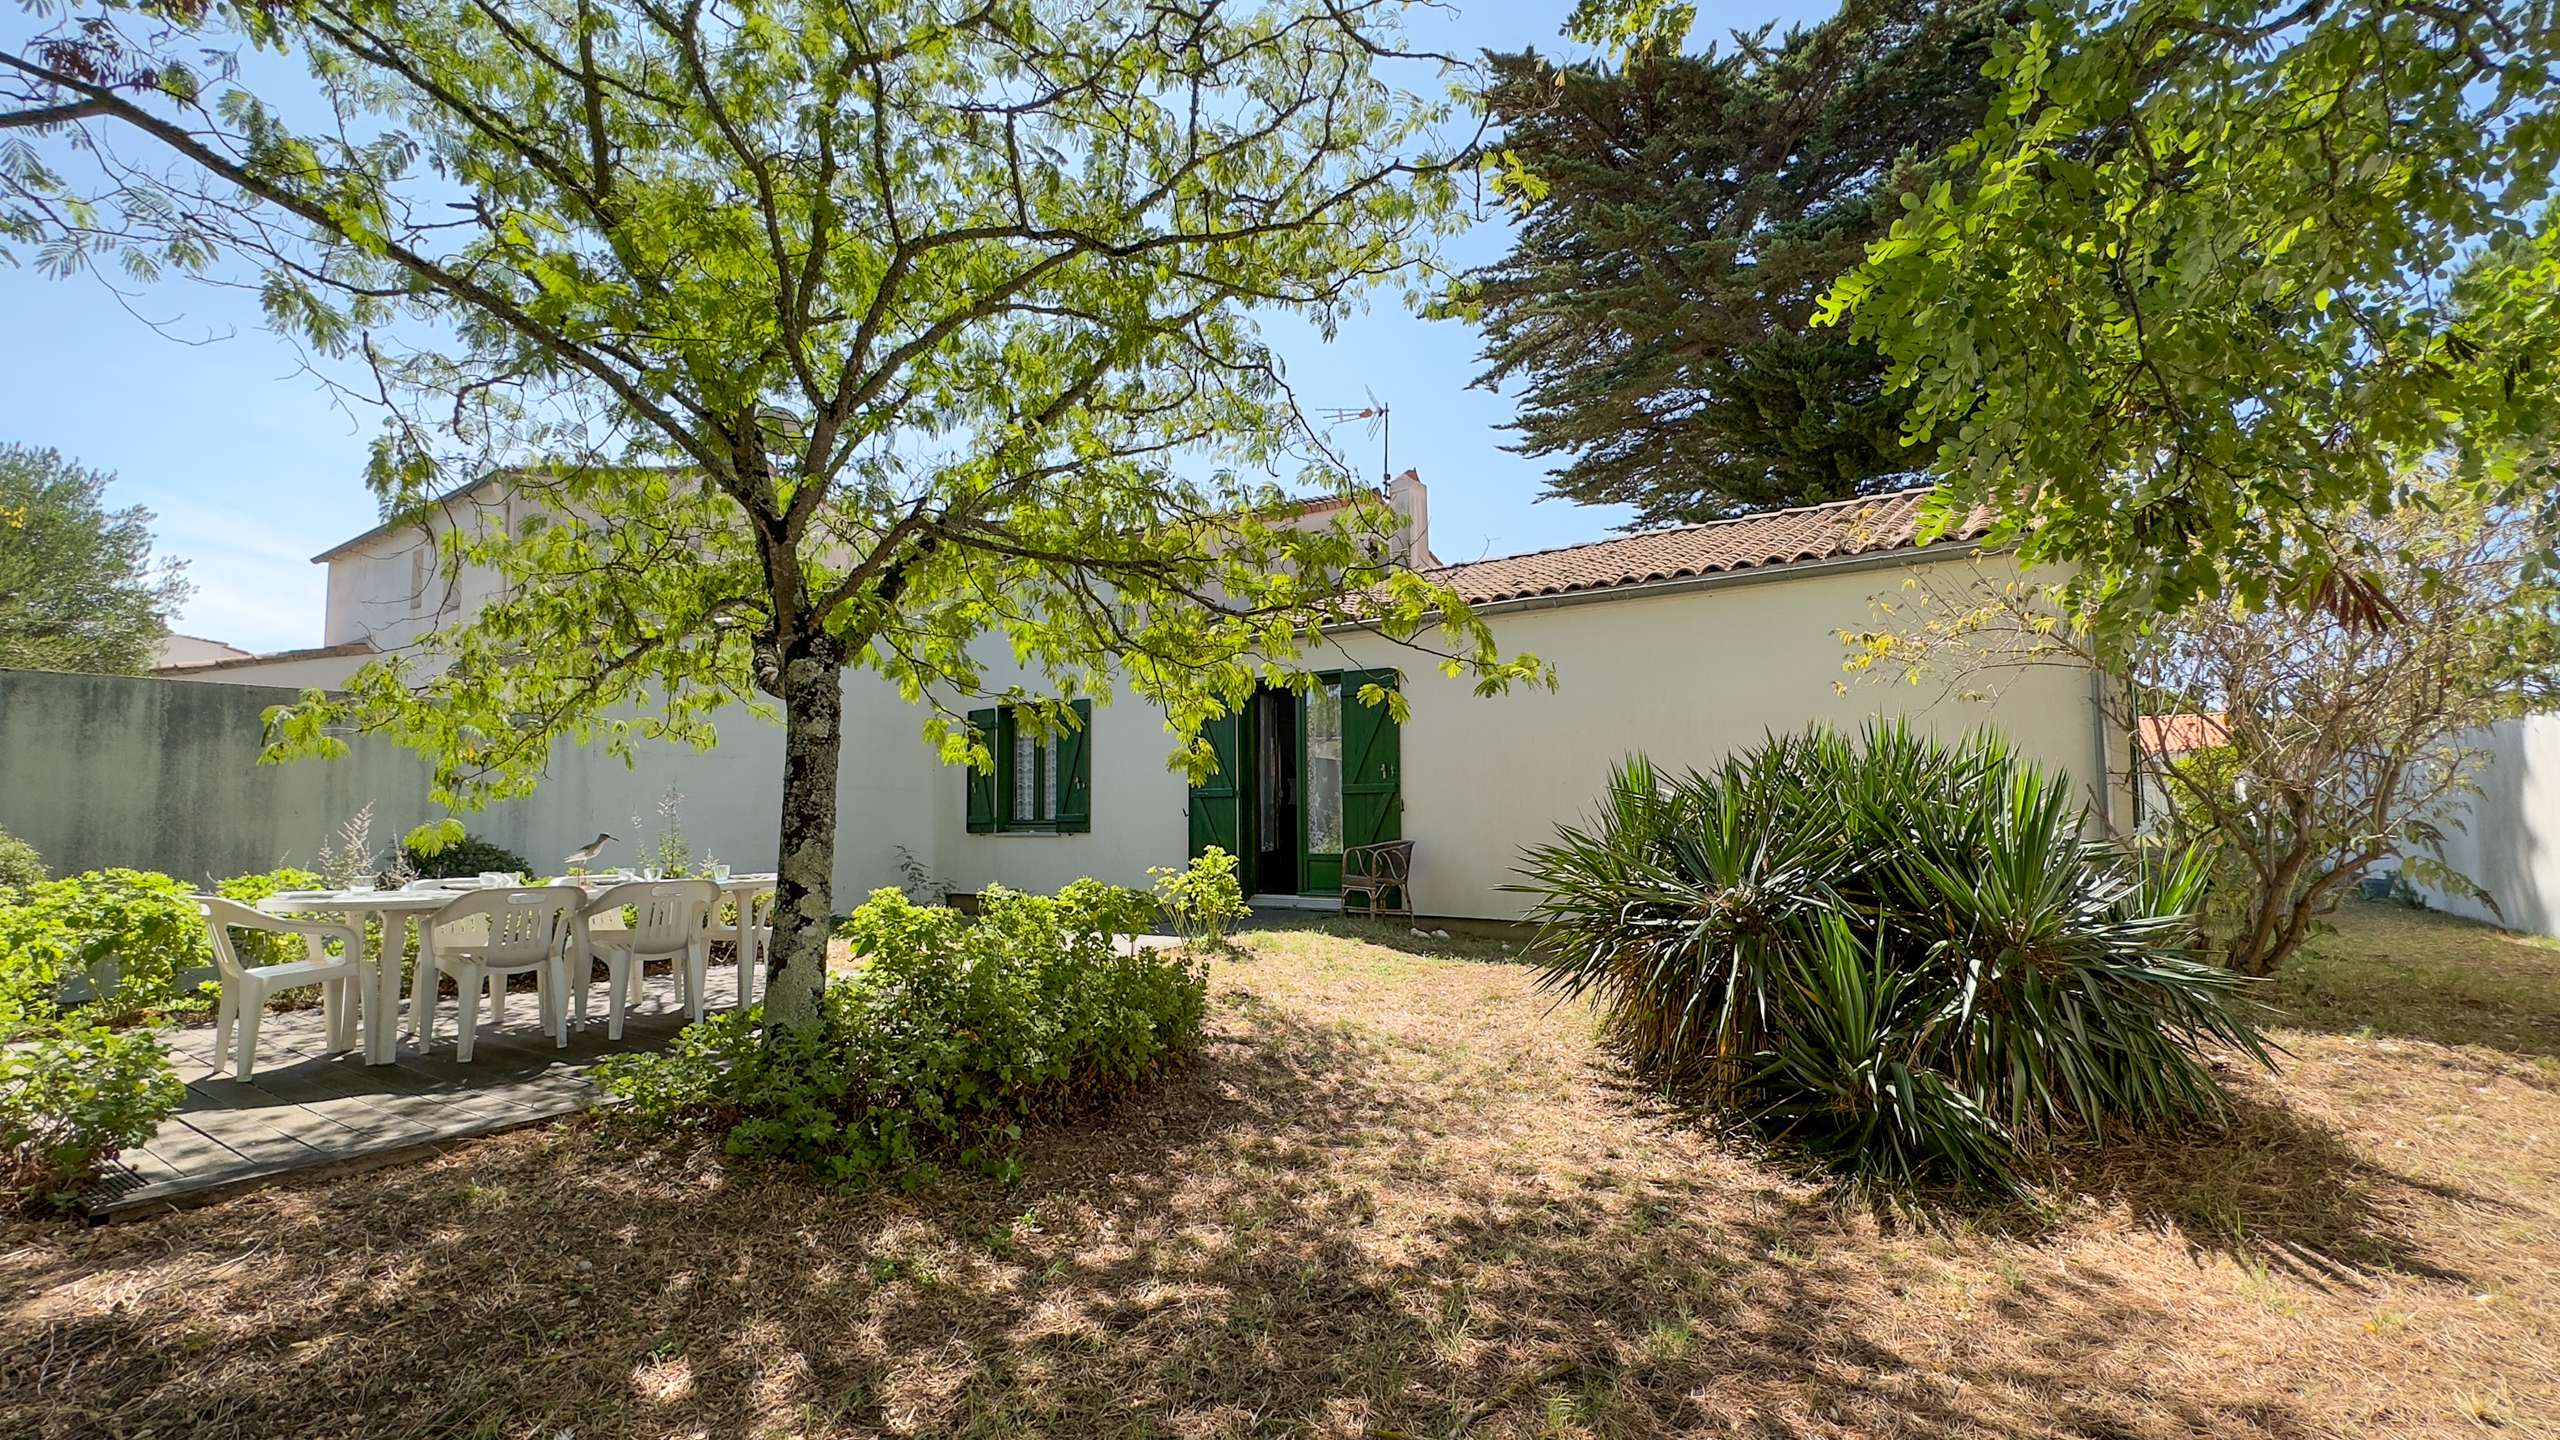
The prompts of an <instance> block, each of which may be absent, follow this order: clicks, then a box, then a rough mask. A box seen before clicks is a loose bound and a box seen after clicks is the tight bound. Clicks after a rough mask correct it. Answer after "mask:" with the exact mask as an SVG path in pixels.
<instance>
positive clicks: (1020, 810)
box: [1013, 731, 1040, 821]
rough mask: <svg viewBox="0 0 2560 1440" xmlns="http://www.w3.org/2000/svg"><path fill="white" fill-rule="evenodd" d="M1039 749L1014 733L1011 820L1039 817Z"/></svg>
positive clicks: (1018, 733) (1022, 735) (1021, 735)
mask: <svg viewBox="0 0 2560 1440" xmlns="http://www.w3.org/2000/svg"><path fill="white" fill-rule="evenodd" d="M1038 749H1039V747H1038V746H1037V745H1035V744H1033V743H1032V740H1031V737H1030V736H1028V735H1025V734H1023V733H1021V732H1020V731H1016V732H1015V733H1014V737H1013V818H1014V819H1016V820H1025V821H1028V820H1036V819H1038V818H1040V817H1039V812H1038V809H1037V808H1036V807H1037V806H1038V805H1039V803H1040V791H1039V785H1038V775H1039V770H1038V766H1039V763H1040V760H1039V755H1038V754H1037V753H1036V752H1037V751H1038Z"/></svg>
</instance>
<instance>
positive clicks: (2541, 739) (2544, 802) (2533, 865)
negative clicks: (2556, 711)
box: [2422, 715, 2560, 935]
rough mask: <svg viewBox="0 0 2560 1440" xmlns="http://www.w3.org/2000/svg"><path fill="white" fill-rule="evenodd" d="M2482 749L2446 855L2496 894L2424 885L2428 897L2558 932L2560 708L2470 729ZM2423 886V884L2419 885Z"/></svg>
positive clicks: (2457, 909)
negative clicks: (2481, 763)
mask: <svg viewBox="0 0 2560 1440" xmlns="http://www.w3.org/2000/svg"><path fill="white" fill-rule="evenodd" d="M2472 743H2474V744H2477V745H2479V746H2481V747H2482V748H2483V749H2484V750H2486V751H2487V752H2488V756H2489V759H2488V764H2487V765H2486V766H2485V767H2484V768H2483V769H2482V770H2481V772H2480V774H2479V775H2478V777H2477V779H2478V781H2479V785H2480V793H2479V794H2478V795H2477V796H2475V797H2473V799H2472V802H2471V814H2470V818H2469V821H2468V822H2467V823H2466V824H2465V825H2464V826H2463V827H2462V829H2461V830H2460V831H2458V832H2456V833H2454V834H2452V835H2450V836H2448V837H2447V838H2446V842H2445V859H2446V860H2447V861H2448V862H2450V863H2451V864H2452V866H2453V868H2454V869H2456V870H2458V871H2460V872H2461V873H2463V874H2465V875H2468V876H2470V877H2471V878H2472V879H2473V880H2476V881H2478V882H2479V883H2480V885H2481V887H2482V888H2484V889H2486V890H2487V891H2488V892H2489V894H2490V895H2491V896H2492V897H2494V898H2495V899H2496V900H2497V902H2498V909H2497V911H2496V912H2494V913H2493V912H2491V911H2490V910H2489V909H2488V908H2487V907H2486V906H2483V905H2481V904H2480V903H2478V902H2477V901H2473V900H2467V899H2463V898H2461V897H2459V896H2452V895H2445V894H2440V893H2438V892H2436V891H2433V890H2426V891H2425V892H2424V893H2425V894H2426V898H2427V903H2428V904H2429V905H2432V906H2434V907H2435V908H2437V909H2439V910H2444V911H2448V912H2450V913H2452V914H2455V915H2467V916H2470V917H2471V918H2473V919H2475V920H2487V921H2490V922H2492V923H2494V924H2500V925H2504V926H2506V927H2508V928H2509V929H2512V930H2527V931H2531V932H2533V933H2535V934H2540V935H2560V715H2528V716H2525V717H2524V718H2522V719H2518V720H2502V721H2500V722H2499V723H2497V724H2496V725H2492V726H2490V727H2489V728H2488V730H2487V731H2485V732H2483V733H2482V734H2480V735H2477V736H2474V737H2473V741H2472ZM2422 888H2423V887H2422Z"/></svg>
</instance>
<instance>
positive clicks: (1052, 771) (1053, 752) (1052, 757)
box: [1040, 743, 1058, 820]
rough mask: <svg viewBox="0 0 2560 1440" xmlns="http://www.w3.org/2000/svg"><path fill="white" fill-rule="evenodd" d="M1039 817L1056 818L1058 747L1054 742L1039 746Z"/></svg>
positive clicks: (1044, 818)
mask: <svg viewBox="0 0 2560 1440" xmlns="http://www.w3.org/2000/svg"><path fill="white" fill-rule="evenodd" d="M1040 818H1041V819H1043V820H1055V819H1057V818H1058V747H1057V745H1056V744H1055V743H1051V744H1047V745H1043V746H1041V747H1040Z"/></svg>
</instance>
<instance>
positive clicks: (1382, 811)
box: [1342, 670, 1404, 846]
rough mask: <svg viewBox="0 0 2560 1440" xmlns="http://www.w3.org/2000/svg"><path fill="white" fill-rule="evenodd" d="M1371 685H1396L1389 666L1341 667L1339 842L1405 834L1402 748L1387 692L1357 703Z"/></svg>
mask: <svg viewBox="0 0 2560 1440" xmlns="http://www.w3.org/2000/svg"><path fill="white" fill-rule="evenodd" d="M1370 685H1376V686H1378V687H1380V688H1381V689H1385V690H1394V689H1395V688H1396V672H1394V671H1393V670H1345V671H1343V672H1342V843H1343V844H1344V845H1345V846H1351V845H1375V844H1377V843H1379V842H1380V841H1382V840H1400V839H1403V838H1404V752H1403V747H1402V745H1401V744H1400V742H1399V737H1398V735H1397V725H1396V722H1395V717H1394V716H1393V715H1391V714H1389V713H1388V712H1387V706H1386V698H1385V697H1381V698H1380V701H1379V703H1378V704H1375V705H1363V704H1361V703H1360V691H1361V690H1362V689H1363V688H1364V687H1366V686H1370Z"/></svg>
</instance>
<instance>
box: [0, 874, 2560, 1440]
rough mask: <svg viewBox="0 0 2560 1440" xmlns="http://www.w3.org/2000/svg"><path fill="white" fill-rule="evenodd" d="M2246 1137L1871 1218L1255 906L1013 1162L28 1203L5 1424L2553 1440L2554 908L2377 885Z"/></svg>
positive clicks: (711, 1165) (8, 1247)
mask: <svg viewBox="0 0 2560 1440" xmlns="http://www.w3.org/2000/svg"><path fill="white" fill-rule="evenodd" d="M2278 998H2279V999H2280V1001H2281V1002H2282V1003H2283V1004H2284V1005H2286V1006H2287V1007H2289V1010H2288V1016H2289V1018H2288V1019H2287V1021H2286V1022H2285V1024H2284V1025H2283V1026H2282V1028H2280V1029H2279V1032H2278V1034H2279V1037H2280V1038H2281V1040H2282V1041H2283V1043H2284V1044H2285V1045H2286V1046H2287V1047H2288V1048H2289V1049H2290V1050H2291V1052H2292V1059H2291V1060H2290V1062H2289V1063H2288V1064H2287V1066H2286V1069H2285V1073H2284V1074H2283V1075H2282V1077H2280V1078H2277V1079H2273V1080H2269V1079H2265V1078H2260V1077H2249V1076H2243V1077H2241V1078H2240V1079H2239V1081H2238V1084H2239V1086H2240V1089H2241V1092H2242V1094H2243V1095H2244V1096H2245V1097H2246V1105H2245V1110H2244V1113H2243V1115H2242V1117H2241V1121H2240V1123H2239V1125H2238V1126H2237V1128H2236V1129H2235V1130H2234V1132H2233V1133H2230V1134H2224V1135H2193V1136H2186V1137H2180V1138H2176V1139H2167V1140H2160V1141H2154V1142H2149V1143H2145V1144H2142V1145H2138V1146H2134V1147H2130V1148H2127V1149H2124V1150H2122V1151H2120V1152H2118V1153H2116V1154H2114V1155H2111V1156H2109V1157H2107V1158H2105V1159H2103V1160H2084V1161H2081V1162H2076V1163H2074V1164H2073V1165H2072V1166H2071V1167H2070V1168H2069V1169H2068V1170H2067V1172H2066V1173H2064V1174H2062V1175H2060V1176H2058V1177H2056V1179H2055V1181H2054V1183H2053V1185H2052V1187H2051V1190H2050V1192H2049V1194H2048V1196H2047V1197H2046V1199H2045V1201H2044V1203H2043V1204H2041V1205H2039V1206H2036V1207H2019V1208H2011V1209H2006V1210H2002V1211H2000V1212H1997V1213H1991V1214H1985V1213H1982V1212H1980V1211H1962V1210H1956V1209H1942V1210H1935V1211H1930V1212H1926V1213H1921V1214H1916V1215H1879V1214H1877V1213H1876V1212H1874V1211H1872V1210H1860V1209H1854V1208H1848V1207H1845V1206H1843V1205H1841V1204H1839V1203H1837V1202H1834V1201H1832V1200H1830V1199H1827V1198H1826V1196H1825V1193H1824V1192H1823V1191H1822V1189H1821V1188H1820V1187H1818V1186H1816V1185H1814V1184H1812V1183H1808V1182H1807V1181H1806V1180H1805V1179H1804V1178H1803V1177H1802V1176H1800V1175H1798V1174H1795V1173H1794V1172H1792V1171H1791V1170H1790V1169H1788V1168H1787V1167H1786V1166H1785V1165H1783V1164H1782V1163H1779V1162H1777V1161H1774V1160H1773V1159H1771V1158H1770V1157H1768V1156H1764V1155H1760V1154H1757V1153H1755V1152H1754V1151H1753V1149H1752V1148H1751V1147H1750V1146H1748V1145H1745V1144H1742V1143H1738V1142H1736V1141H1734V1140H1732V1139H1730V1138H1726V1137H1719V1136H1717V1135H1715V1134H1713V1133H1710V1132H1709V1131H1708V1130H1706V1129H1704V1128H1702V1127H1700V1126H1698V1125H1696V1124H1694V1123H1692V1122H1690V1121H1689V1120H1687V1119H1684V1118H1683V1117H1681V1116H1678V1115H1675V1114H1668V1113H1664V1112H1662V1111H1660V1110H1658V1109H1656V1108H1654V1107H1652V1106H1650V1105H1648V1104H1647V1103H1646V1102H1645V1101H1644V1100H1643V1098H1642V1097H1640V1096H1638V1095H1634V1094H1630V1093H1628V1091H1627V1090H1625V1089H1624V1088H1623V1087H1621V1086H1620V1085H1619V1084H1618V1083H1617V1082H1616V1081H1615V1079H1614V1078H1613V1075H1612V1071H1611V1069H1610V1067H1609V1066H1608V1064H1607V1063H1606V1061H1605V1059H1604V1058H1603V1057H1601V1056H1600V1055H1598V1054H1596V1053H1595V1051H1594V1048H1593V1044H1592V1029H1591V1025H1590V1023H1589V1017H1588V1016H1587V1015H1585V1014H1583V1013H1579V1012H1577V1011H1573V1010H1561V1011H1559V1010H1553V1009H1551V1008H1550V1007H1549V1006H1548V1005H1547V1004H1546V1003H1545V1001H1544V1000H1543V999H1541V998H1540V997H1539V996H1538V995H1536V994H1535V993H1534V992H1533V991H1532V989H1531V986H1530V983H1529V977H1528V974H1527V973H1526V972H1525V971H1524V970H1523V969H1521V968H1520V967H1519V966H1517V965H1515V964H1513V963H1510V962H1509V958H1508V956H1507V954H1506V953H1505V952H1503V951H1502V950H1500V949H1499V947H1497V946H1493V945H1489V944H1468V943H1464V942H1459V943H1436V944H1435V943H1430V942H1425V941H1421V940H1417V939H1414V938H1413V937H1411V936H1409V935H1405V934H1403V933H1402V932H1395V931H1363V932H1350V933H1348V934H1346V933H1340V932H1327V931H1318V930H1295V931H1274V932H1264V933H1259V934H1255V935H1252V936H1249V937H1246V939H1245V942H1244V945H1243V948H1242V950H1241V952H1240V953H1239V955H1238V957H1237V958H1235V959H1233V960H1231V961H1226V962H1222V963H1220V964H1219V965H1217V966H1216V968H1215V973H1214V1003H1213V1038H1212V1040H1211V1043H1210V1045H1209V1047H1208V1051H1207V1054H1206V1055H1205V1057H1204V1058H1203V1060H1202V1061H1201V1063H1200V1064H1198V1065H1197V1066H1195V1067H1193V1068H1191V1069H1189V1070H1187V1071H1185V1072H1183V1073H1181V1074H1179V1075H1177V1076H1175V1077H1173V1078H1172V1079H1171V1080H1169V1081H1168V1082H1167V1083H1166V1084H1165V1085H1164V1086H1163V1087H1162V1088H1161V1089H1160V1090H1159V1091H1157V1092H1156V1093H1154V1094H1153V1095H1152V1096H1151V1097H1150V1098H1148V1099H1147V1100H1146V1101H1144V1102H1143V1103H1135V1104H1131V1105H1129V1106H1126V1107H1123V1108H1122V1109H1121V1110H1119V1111H1117V1112H1115V1113H1113V1114H1111V1115H1109V1116H1107V1117H1103V1118H1102V1119H1100V1120H1099V1121H1096V1122H1092V1123H1088V1124H1085V1125H1081V1126H1077V1127H1073V1128H1060V1129H1058V1130H1055V1131H1053V1132H1051V1133H1045V1134H1040V1135H1037V1136H1035V1137H1033V1138H1034V1152H1033V1153H1034V1157H1035V1163H1034V1164H1033V1167H1032V1171H1031V1175H1030V1177H1029V1178H1028V1180H1027V1181H1025V1182H1024V1183H1023V1184H1021V1185H1020V1186H1018V1187H1015V1188H1012V1189H1001V1188H997V1187H994V1186H992V1185H986V1184H978V1183H970V1184H958V1185H950V1186H946V1187H942V1188H938V1189H935V1190H933V1191H930V1192H927V1193H923V1194H917V1195H896V1194H865V1195H851V1196H847V1195H838V1194H832V1193H829V1192H827V1191H824V1190H821V1189H818V1188H815V1187H812V1186H808V1185H804V1184H802V1183H799V1182H797V1181H795V1180H793V1179H791V1178H788V1177H784V1176H776V1175H772V1174H763V1173H753V1172H747V1171H742V1170H740V1169H737V1168H733V1167H731V1166H729V1165H727V1164H725V1163H723V1161H722V1160H721V1158H720V1157H719V1156H718V1155H716V1154H712V1153H704V1152H703V1151H701V1150H699V1149H696V1148H687V1147H678V1148H674V1149H668V1148H663V1147H661V1146H658V1145H655V1144H652V1143H649V1142H647V1141H644V1140H642V1139H639V1138H637V1137H634V1136H631V1135H627V1134H624V1133H620V1131H619V1130H618V1129H617V1127H616V1126H615V1125H613V1124H611V1123H603V1122H598V1121H595V1120H580V1121H576V1122H572V1123H566V1124H562V1125H558V1126H554V1127H549V1128H545V1129H541V1130H535V1131H527V1132H520V1133H517V1134H514V1135H511V1136H506V1137H501V1138H497V1139H493V1140H488V1141H483V1142H479V1143H475V1144H471V1145H467V1146H464V1147H462V1148H459V1149H457V1150H456V1151H454V1152H453V1153H452V1154H450V1155H447V1156H445V1157H443V1158H441V1159H438V1160H435V1161H433V1162H432V1163H426V1164H418V1165H412V1166H407V1167H404V1168H399V1169H394V1170H386V1171H379V1172H375V1173H372V1174H368V1175H362V1176H356V1177H351V1178H345V1179H339V1180H335V1181H318V1182H311V1183H307V1184H301V1185H288V1186H284V1187H280V1188H277V1189H273V1190H269V1191H265V1192H262V1193H259V1194H255V1195H251V1196H247V1197H243V1198H240V1199H235V1200H232V1201H229V1202H227V1203H224V1204H220V1205H217V1206H214V1207H211V1208H208V1209H204V1210H200V1211H196V1212H193V1213H189V1214H185V1215H179V1216H173V1217H168V1218H164V1219H157V1220H149V1221H142V1222H137V1223H132V1224H125V1225H116V1226H109V1227H105V1228H101V1229H97V1230H80V1229H74V1228H69V1227H62V1226H46V1227H21V1228H19V1229H17V1230H15V1231H11V1232H8V1233H7V1234H6V1235H5V1236H0V1435H5V1436H11V1437H30V1440H33V1437H51V1436H73V1435H82V1436H85V1435H143V1434H153V1435H161V1436H179V1435H190V1436H207V1437H224V1436H297V1437H300V1436H310V1437H319V1436H366V1437H374V1436H392V1435H411V1434H416V1435H488V1436H524V1437H536V1440H557V1437H563V1436H574V1437H576V1440H602V1437H618V1436H635V1437H636V1436H648V1437H679V1436H732V1435H756V1436H795V1435H830V1436H833V1435H847V1436H851V1435H873V1434H886V1435H901V1436H904V1435H918V1436H921V1435H937V1436H938V1435H955V1436H958V1435H965V1436H989V1437H994V1436H1085V1435H1096V1436H1122V1435H1125V1436H1159V1435H1161V1436H1216V1435H1248V1434H1250V1435H1263V1434H1268V1435H1321V1436H1340V1437H1359V1436H1416V1437H1420V1436H1443V1437H1445V1436H1452V1435H1459V1434H1465V1435H1469V1436H1476V1437H1505V1436H1509V1437H1525V1436H1533V1435H1566V1436H1579V1435H1602V1436H1618V1435H1625V1436H1643V1435H1673V1434H1678V1435H1748V1436H1772V1437H1775V1436H1834V1437H1887V1436H1892V1437H1913V1440H1918V1437H1944V1436H1990V1435H2000V1436H2076V1437H2104V1440H2130V1437H2171V1436H2267V1437H2288V1440H2290V1437H2315V1436H2338V1435H2359V1436H2361V1435H2370V1436H2392V1437H2400V1436H2452V1435H2473V1434H2479V1433H2485V1432H2491V1431H2495V1432H2498V1433H2503V1434H2515V1435H2543V1436H2551V1435H2560V1062H2555V1056H2560V951H2554V950H2551V949H2547V948H2543V947H2540V946H2536V945H2530V944H2526V943H2522V942H2518V941H2515V940H2512V939H2509V938H2506V937H2502V936H2498V935H2496V934H2495V933H2494V932H2490V931H2486V930H2481V929H2477V928H2474V927H2466V926H2460V925H2456V924H2453V923H2450V922H2446V921H2442V920H2437V919H2430V918H2425V917H2418V916H2411V915H2406V914H2402V913H2400V912H2395V911H2388V910H2381V909H2367V908H2358V909H2355V910H2353V911H2351V912H2350V914H2349V915H2348V916H2347V917H2346V929H2345V931H2344V933H2343V934H2342V935H2341V936H2340V937H2338V939H2336V940H2334V941H2331V942H2327V943H2326V944H2325V946H2324V951H2323V954H2322V955H2321V956H2320V957H2318V958H2317V959H2316V960H2314V961H2312V962H2308V963H2306V964H2305V965H2304V966H2303V967H2302V969H2301V971H2300V973H2299V974H2297V975H2296V976H2294V977H2293V978H2291V979H2289V980H2288V981H2286V982H2285V983H2284V984H2283V985H2282V986H2281V987H2279V990H2278Z"/></svg>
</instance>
